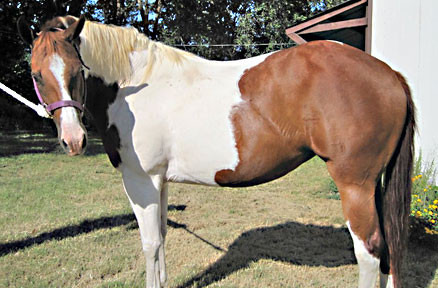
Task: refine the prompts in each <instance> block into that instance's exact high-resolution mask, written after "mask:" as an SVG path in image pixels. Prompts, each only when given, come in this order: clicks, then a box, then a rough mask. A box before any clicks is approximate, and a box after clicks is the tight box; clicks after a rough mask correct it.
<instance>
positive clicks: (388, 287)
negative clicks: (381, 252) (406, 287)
mask: <svg viewBox="0 0 438 288" xmlns="http://www.w3.org/2000/svg"><path fill="white" fill-rule="evenodd" d="M380 288H394V282H393V278H392V275H387V274H383V273H382V272H380Z"/></svg>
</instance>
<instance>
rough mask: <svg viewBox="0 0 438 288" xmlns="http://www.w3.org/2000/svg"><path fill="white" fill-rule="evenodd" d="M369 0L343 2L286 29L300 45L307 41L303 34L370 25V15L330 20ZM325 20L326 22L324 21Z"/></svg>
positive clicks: (288, 34) (290, 36)
mask: <svg viewBox="0 0 438 288" xmlns="http://www.w3.org/2000/svg"><path fill="white" fill-rule="evenodd" d="M367 2H368V0H359V1H348V2H345V3H343V4H341V5H340V6H339V7H334V8H332V9H330V10H328V11H326V13H322V14H321V15H320V16H318V15H317V16H315V17H312V18H310V19H308V20H307V21H304V22H302V23H299V24H297V25H295V26H292V27H290V28H288V29H286V34H287V36H289V38H291V39H292V40H293V41H294V42H296V43H297V44H298V45H299V44H303V43H306V42H307V41H306V40H305V39H304V38H303V35H306V34H311V33H318V32H324V31H331V30H338V29H345V28H353V27H366V26H367V25H368V17H367V15H366V16H365V17H361V18H356V19H348V20H343V21H335V22H330V20H331V19H332V18H334V17H335V16H340V15H341V14H342V13H346V12H348V11H350V10H352V9H354V8H356V7H358V6H360V5H365V4H367ZM322 22H324V23H322Z"/></svg>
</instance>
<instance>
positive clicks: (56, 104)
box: [32, 76, 84, 116]
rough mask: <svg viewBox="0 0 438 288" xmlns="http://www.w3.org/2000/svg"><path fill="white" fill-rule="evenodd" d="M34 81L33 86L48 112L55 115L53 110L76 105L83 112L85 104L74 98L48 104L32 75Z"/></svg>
mask: <svg viewBox="0 0 438 288" xmlns="http://www.w3.org/2000/svg"><path fill="white" fill-rule="evenodd" d="M32 81H33V87H34V88H35V92H36V94H37V96H38V100H39V101H40V103H41V105H43V107H44V108H45V109H46V111H47V113H48V114H49V115H50V116H52V115H53V113H52V112H53V111H55V110H57V109H59V108H63V107H75V108H76V109H78V110H79V111H81V113H82V112H83V111H84V106H83V105H82V104H81V103H80V102H78V101H74V100H60V101H57V102H54V103H51V104H46V102H44V100H43V97H41V94H40V90H38V85H37V83H36V81H35V78H34V77H33V76H32Z"/></svg>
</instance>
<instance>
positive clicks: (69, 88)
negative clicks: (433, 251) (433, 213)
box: [18, 16, 415, 287]
mask: <svg viewBox="0 0 438 288" xmlns="http://www.w3.org/2000/svg"><path fill="white" fill-rule="evenodd" d="M18 30H19V32H20V35H21V37H22V38H23V39H24V40H25V41H26V42H27V43H29V44H30V45H31V48H32V58H31V68H32V78H33V79H34V82H35V88H36V91H37V93H38V94H40V96H41V99H42V100H41V101H43V103H45V105H46V106H47V107H49V106H51V108H50V109H48V113H50V115H51V116H52V117H53V120H54V122H55V124H56V126H57V127H58V138H59V142H60V144H61V146H62V147H63V148H64V150H65V151H66V153H68V154H69V155H78V154H82V153H83V152H84V150H85V148H86V142H87V136H86V135H87V133H86V130H85V128H84V125H83V124H82V114H83V113H82V109H83V105H84V103H85V106H86V107H85V108H86V110H87V111H88V112H89V113H90V114H91V116H92V119H93V120H94V122H95V125H96V128H97V131H98V132H99V134H100V136H101V137H102V140H103V145H104V148H105V151H106V153H107V154H108V157H109V160H110V162H111V164H112V165H113V166H114V167H115V168H116V169H118V170H119V171H120V172H121V174H122V179H123V185H124V189H125V191H126V194H127V196H128V198H129V202H130V204H131V206H132V209H133V211H134V214H135V216H136V219H137V221H138V225H139V230H140V236H141V242H142V248H143V251H144V255H145V258H146V287H162V286H165V285H166V283H167V274H166V265H165V259H164V254H165V253H164V241H165V238H166V222H167V206H168V200H167V198H168V185H167V183H169V182H179V183H196V184H202V185H214V186H224V187H245V186H251V185H257V184H261V183H265V182H268V181H271V180H274V179H277V178H279V177H281V176H283V175H285V174H287V173H289V172H290V171H292V170H294V169H295V168H296V167H298V166H299V165H301V164H302V163H304V162H306V161H307V160H309V159H311V158H312V157H315V156H318V157H320V158H321V159H322V160H323V161H324V162H325V163H326V166H327V168H328V171H329V174H330V175H331V177H332V178H333V180H334V181H335V183H336V185H337V187H338V189H339V191H340V195H341V201H342V209H343V214H344V217H345V220H346V225H347V227H348V230H349V232H350V234H351V237H352V240H353V247H354V253H355V256H356V258H357V262H358V266H359V280H358V283H359V284H358V286H359V287H374V285H375V283H376V281H377V278H378V276H379V274H380V285H381V287H400V286H401V283H402V282H401V276H402V274H401V266H402V263H403V254H404V250H405V246H406V236H407V229H408V223H407V219H408V214H409V210H410V209H409V205H410V199H411V198H410V197H411V196H410V195H411V173H412V165H413V164H412V163H413V149H414V148H413V147H414V143H413V138H414V133H415V107H414V103H413V101H412V96H411V92H410V88H409V86H408V84H407V82H406V80H405V79H404V77H403V76H402V75H401V74H400V73H399V72H396V71H394V70H393V69H392V68H390V67H389V66H388V65H387V64H385V63H383V62H382V61H380V60H378V59H376V58H374V57H372V56H370V55H368V54H366V53H364V52H362V51H360V50H358V49H356V48H353V47H350V46H348V45H344V44H342V43H335V42H330V41H315V42H310V43H307V44H304V45H300V46H297V47H292V48H289V49H285V50H280V51H275V52H272V53H269V54H265V55H261V56H257V57H253V58H248V59H243V60H237V61H210V60H206V59H203V58H201V57H198V56H196V55H194V54H191V53H188V52H186V51H182V50H178V49H176V48H173V47H170V46H167V45H164V44H162V43H159V42H156V41H152V40H150V39H148V38H147V37H146V36H145V35H143V34H141V33H139V32H138V31H137V30H136V29H134V28H129V27H117V26H113V25H104V24H100V23H96V22H91V21H88V20H86V19H85V18H84V17H83V16H81V17H80V18H76V17H73V16H65V17H57V18H54V19H52V20H50V21H49V22H47V23H46V24H45V25H43V26H42V28H41V30H40V32H39V33H35V31H34V30H33V29H32V28H30V26H29V25H28V24H27V23H26V21H25V20H23V19H20V20H19V21H18ZM85 96H87V97H86V98H87V99H85ZM55 103H56V104H57V105H54V106H55V108H53V105H51V104H55ZM49 110H50V111H49Z"/></svg>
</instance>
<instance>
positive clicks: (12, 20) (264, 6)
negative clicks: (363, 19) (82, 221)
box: [0, 0, 343, 129]
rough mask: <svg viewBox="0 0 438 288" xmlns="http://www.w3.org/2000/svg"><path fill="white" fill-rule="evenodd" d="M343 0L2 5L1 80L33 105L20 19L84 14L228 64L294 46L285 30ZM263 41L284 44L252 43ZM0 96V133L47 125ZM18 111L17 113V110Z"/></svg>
mask: <svg viewBox="0 0 438 288" xmlns="http://www.w3.org/2000/svg"><path fill="white" fill-rule="evenodd" d="M342 1H343V0H296V1H280V0H270V1H267V0H250V1H241V0H239V1H232V0H224V1H212V0H191V1H187V0H172V1H163V0H124V1H122V0H112V1H97V0H88V1H87V0H59V1H58V0H57V1H52V0H40V1H23V0H3V1H1V3H0V12H1V13H0V25H1V27H2V28H1V29H0V42H1V43H2V45H0V55H2V57H1V58H0V75H1V76H0V81H1V82H2V83H4V84H5V85H7V86H8V87H10V88H11V89H13V90H15V91H17V92H18V93H19V94H21V95H23V96H24V97H26V98H28V99H29V100H31V101H34V102H36V101H38V100H37V97H36V95H35V92H34V91H33V85H32V81H31V80H30V77H29V75H30V68H29V53H30V47H29V46H28V45H27V44H25V43H24V42H23V41H21V39H20V37H19V35H18V32H17V28H16V23H17V20H18V17H20V16H24V17H25V18H26V19H27V20H28V21H29V22H30V23H31V24H32V25H33V27H34V28H35V29H36V30H38V27H40V26H41V25H42V24H43V23H45V22H46V21H47V20H49V19H52V18H53V17H55V16H60V15H61V16H63V15H67V14H70V15H73V16H79V15H81V14H84V15H85V16H86V17H87V19H89V20H93V21H99V22H103V23H106V24H115V25H122V26H126V25H129V26H133V27H135V28H137V29H138V30H139V31H140V32H142V33H144V34H146V35H147V36H148V37H150V38H151V39H153V40H158V41H162V42H164V43H166V44H169V45H173V46H177V47H181V49H185V50H187V51H189V52H192V53H195V54H197V55H200V56H202V57H205V58H207V59H212V60H233V59H241V58H246V57H250V56H255V55H259V54H262V53H266V52H270V51H273V50H278V49H281V48H287V47H290V46H292V45H293V42H292V41H291V40H290V39H289V38H288V37H287V36H286V35H285V33H284V31H285V29H286V28H288V27H290V26H292V25H293V23H295V22H297V21H302V20H305V19H306V18H307V17H309V16H311V15H312V14H314V13H317V12H319V11H322V10H325V9H328V8H330V7H332V5H336V4H338V3H340V2H342ZM265 43H288V44H287V45H284V46H276V45H273V44H270V45H266V46H254V45H252V44H265ZM208 44H238V45H239V44H240V45H242V46H237V47H233V46H208ZM181 45H201V46H191V47H185V46H181ZM202 45H207V46H202ZM0 97H1V98H2V100H0V101H1V102H2V103H0V104H2V105H1V106H0V120H1V121H2V123H3V124H2V128H4V129H20V128H21V129H23V128H34V127H35V126H41V125H42V123H43V124H44V125H47V124H46V123H47V122H43V121H41V120H40V119H38V117H37V116H36V115H34V113H32V112H31V111H30V110H29V109H26V108H24V107H23V106H22V104H18V103H17V102H16V101H15V100H14V99H12V98H11V97H9V96H5V95H4V94H3V93H2V95H1V96H0ZM3 98H4V99H6V100H4V99H3ZM21 109H22V111H24V112H23V113H20V111H21Z"/></svg>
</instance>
